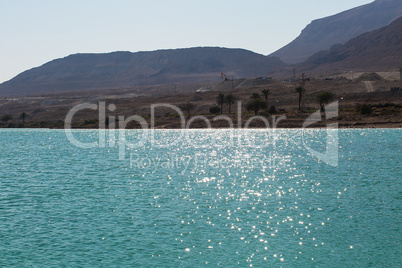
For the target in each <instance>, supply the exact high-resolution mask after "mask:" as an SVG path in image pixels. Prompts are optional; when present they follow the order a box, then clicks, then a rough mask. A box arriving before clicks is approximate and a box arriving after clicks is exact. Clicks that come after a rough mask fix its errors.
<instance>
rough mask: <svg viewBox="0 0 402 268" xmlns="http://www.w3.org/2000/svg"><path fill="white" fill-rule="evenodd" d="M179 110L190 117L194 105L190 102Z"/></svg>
mask: <svg viewBox="0 0 402 268" xmlns="http://www.w3.org/2000/svg"><path fill="white" fill-rule="evenodd" d="M180 108H181V109H183V110H184V111H186V112H187V114H188V115H190V114H191V111H192V110H194V108H195V105H194V104H192V103H191V102H187V103H184V104H182V105H181V106H180Z"/></svg>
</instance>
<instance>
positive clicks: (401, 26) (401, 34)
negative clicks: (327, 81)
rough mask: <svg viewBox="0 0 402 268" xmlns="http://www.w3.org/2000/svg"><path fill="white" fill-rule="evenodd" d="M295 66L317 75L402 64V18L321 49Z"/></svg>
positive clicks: (379, 68)
mask: <svg viewBox="0 0 402 268" xmlns="http://www.w3.org/2000/svg"><path fill="white" fill-rule="evenodd" d="M295 67H296V68H297V69H298V70H300V71H305V72H307V71H308V72H309V73H316V74H319V73H321V74H324V73H331V72H337V71H339V70H348V69H360V70H381V69H390V68H391V69H398V68H400V67H402V17H400V18H398V19H396V20H395V21H394V22H392V23H391V24H390V25H388V26H385V27H383V28H380V29H378V30H375V31H372V32H368V33H364V34H361V35H359V36H358V37H355V38H353V39H351V40H350V41H348V42H346V43H345V44H344V45H335V46H333V47H332V48H331V49H330V50H326V51H320V52H318V53H316V54H314V55H313V56H311V57H310V58H308V59H307V60H306V61H305V62H303V63H301V64H299V65H296V66H295Z"/></svg>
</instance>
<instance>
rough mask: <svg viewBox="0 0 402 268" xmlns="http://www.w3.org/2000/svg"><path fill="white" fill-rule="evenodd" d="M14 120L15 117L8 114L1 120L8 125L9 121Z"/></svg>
mask: <svg viewBox="0 0 402 268" xmlns="http://www.w3.org/2000/svg"><path fill="white" fill-rule="evenodd" d="M11 120H13V116H12V115H11V114H6V115H4V116H3V117H2V118H1V121H3V122H5V123H6V124H7V122H8V121H11Z"/></svg>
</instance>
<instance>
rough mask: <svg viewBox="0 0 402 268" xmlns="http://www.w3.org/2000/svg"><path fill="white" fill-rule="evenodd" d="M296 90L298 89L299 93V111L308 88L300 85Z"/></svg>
mask: <svg viewBox="0 0 402 268" xmlns="http://www.w3.org/2000/svg"><path fill="white" fill-rule="evenodd" d="M295 90H296V93H299V111H300V110H301V101H302V97H303V94H304V93H305V92H306V89H304V87H302V86H300V87H297V88H296V89H295Z"/></svg>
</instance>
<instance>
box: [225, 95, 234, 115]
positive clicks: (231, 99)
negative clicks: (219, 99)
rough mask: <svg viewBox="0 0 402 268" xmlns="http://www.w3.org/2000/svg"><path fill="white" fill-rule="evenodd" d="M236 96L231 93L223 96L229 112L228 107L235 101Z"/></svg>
mask: <svg viewBox="0 0 402 268" xmlns="http://www.w3.org/2000/svg"><path fill="white" fill-rule="evenodd" d="M235 100H236V97H235V96H233V95H232V94H229V95H226V96H225V103H226V104H227V105H228V106H229V113H230V107H231V106H232V104H234V103H235Z"/></svg>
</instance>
